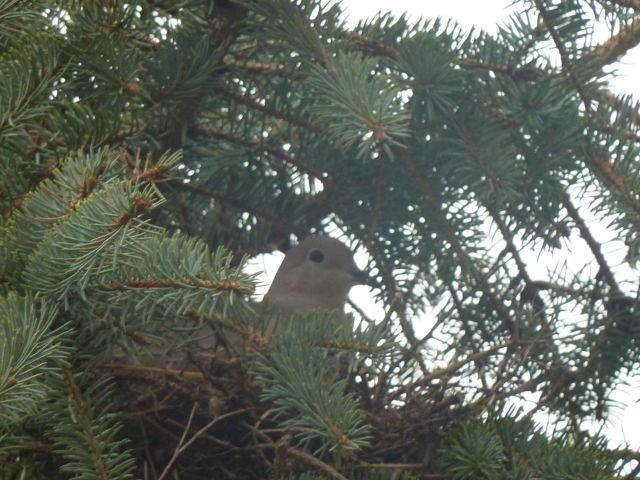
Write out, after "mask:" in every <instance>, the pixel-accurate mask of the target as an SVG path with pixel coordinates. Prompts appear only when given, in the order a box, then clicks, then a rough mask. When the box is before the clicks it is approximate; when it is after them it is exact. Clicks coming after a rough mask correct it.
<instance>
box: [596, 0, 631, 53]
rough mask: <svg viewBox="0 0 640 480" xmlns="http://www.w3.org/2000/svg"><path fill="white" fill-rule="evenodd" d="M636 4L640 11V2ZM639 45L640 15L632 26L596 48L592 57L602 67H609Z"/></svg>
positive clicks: (626, 27)
mask: <svg viewBox="0 0 640 480" xmlns="http://www.w3.org/2000/svg"><path fill="white" fill-rule="evenodd" d="M636 3H638V6H637V7H635V8H638V10H639V11H640V1H638V0H636ZM638 43H640V15H638V16H636V18H635V19H634V20H633V21H632V22H631V24H630V25H626V26H624V27H623V28H622V29H621V30H620V32H619V33H618V34H616V35H614V36H613V37H611V38H609V39H608V40H607V41H606V42H604V43H602V44H601V45H598V46H597V47H595V49H594V50H593V53H592V55H594V56H595V57H596V58H597V59H598V61H599V62H600V63H601V64H602V65H608V64H610V63H613V62H615V61H617V60H618V59H619V58H620V57H622V56H623V55H624V54H625V53H627V52H628V51H629V50H631V49H632V48H634V47H636V46H637V45H638ZM587 57H588V54H587Z"/></svg>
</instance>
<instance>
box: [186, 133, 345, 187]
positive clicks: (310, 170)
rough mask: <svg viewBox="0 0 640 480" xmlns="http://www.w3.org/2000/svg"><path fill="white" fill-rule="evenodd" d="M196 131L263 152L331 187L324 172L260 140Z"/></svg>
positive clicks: (329, 180) (229, 134) (330, 182)
mask: <svg viewBox="0 0 640 480" xmlns="http://www.w3.org/2000/svg"><path fill="white" fill-rule="evenodd" d="M196 131H198V132H199V133H202V134H204V135H207V136H210V137H214V138H218V139H220V140H225V141H227V142H231V143H235V144H237V145H242V146H245V147H247V148H252V149H260V150H263V151H265V152H267V153H269V154H271V155H273V156H274V157H276V158H278V159H280V160H282V161H283V162H285V163H287V164H289V165H291V166H294V167H296V168H297V169H298V170H300V171H301V172H304V173H306V174H308V175H311V176H312V177H315V178H317V179H318V180H320V181H321V182H322V183H323V184H324V185H325V187H328V186H331V185H332V184H333V182H332V181H331V179H330V178H328V177H327V176H326V175H325V174H324V172H321V171H319V170H316V169H315V168H314V167H312V166H310V165H307V164H305V163H303V162H301V161H300V160H299V159H297V158H296V157H294V156H293V155H291V154H289V153H287V152H286V151H284V150H283V149H281V148H276V147H271V146H269V145H265V144H264V142H263V141H261V140H250V139H248V138H242V137H239V136H237V135H233V134H232V133H228V132H223V131H220V130H217V129H215V128H212V127H198V128H197V129H196Z"/></svg>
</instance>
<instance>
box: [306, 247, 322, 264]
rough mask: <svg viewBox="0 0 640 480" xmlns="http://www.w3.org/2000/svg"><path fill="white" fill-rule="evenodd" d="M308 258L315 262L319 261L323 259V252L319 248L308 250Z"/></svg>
mask: <svg viewBox="0 0 640 480" xmlns="http://www.w3.org/2000/svg"><path fill="white" fill-rule="evenodd" d="M309 260H311V261H312V262H315V263H320V262H322V261H323V260H324V253H322V252H321V251H320V250H311V251H310V252H309Z"/></svg>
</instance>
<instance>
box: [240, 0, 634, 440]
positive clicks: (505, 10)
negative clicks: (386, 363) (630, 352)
mask: <svg viewBox="0 0 640 480" xmlns="http://www.w3.org/2000/svg"><path fill="white" fill-rule="evenodd" d="M512 3H513V2H512V1H511V0H482V1H479V0H393V1H389V0H342V2H341V4H342V9H343V11H344V13H345V15H346V18H347V20H348V25H349V26H354V25H355V24H357V23H358V21H359V20H361V19H365V18H370V17H372V16H374V15H375V14H376V13H378V12H380V11H383V12H387V11H391V12H392V13H394V14H396V15H398V16H399V15H401V14H403V13H406V14H407V15H408V17H409V18H410V19H411V20H418V19H419V18H421V17H422V18H433V17H437V16H439V17H442V18H444V19H449V18H452V19H455V20H456V21H457V22H458V23H459V24H460V25H461V26H463V27H467V28H471V27H474V26H475V27H479V28H482V29H484V30H486V31H488V32H490V33H493V32H496V31H497V29H498V25H499V24H501V23H505V22H508V21H509V15H510V14H513V13H516V12H517V9H518V6H511V4H512ZM607 33H608V32H607V29H606V28H602V29H601V30H599V31H597V32H596V40H597V41H598V42H601V41H604V40H606V38H607ZM613 69H615V70H616V76H613V77H612V78H611V84H610V88H611V90H612V91H613V92H614V93H617V94H623V93H624V94H633V95H634V96H635V97H636V98H638V99H640V87H639V86H638V85H640V47H636V48H635V49H633V50H631V51H630V52H628V53H627V54H626V55H625V57H624V58H623V60H622V61H621V62H618V63H617V64H615V65H613V66H612V67H611V70H613ZM581 213H583V214H584V213H586V215H587V218H588V212H581ZM596 233H598V234H599V237H598V240H600V241H602V242H603V243H604V244H605V248H608V249H609V250H610V254H611V255H612V256H613V257H614V258H616V263H618V260H619V263H620V264H621V265H620V267H621V268H627V267H626V266H624V265H622V264H623V261H622V256H623V254H624V251H623V250H622V249H621V248H620V245H619V243H620V242H618V244H616V242H611V241H610V240H612V238H611V232H607V231H606V229H605V228H602V229H600V230H599V231H597V232H596ZM617 250H619V251H617ZM525 255H526V254H525ZM528 255H529V256H530V257H532V258H531V261H530V262H527V263H528V265H531V267H532V270H531V271H532V272H533V274H534V275H535V274H537V273H539V275H538V276H539V277H540V278H544V276H545V274H546V272H547V270H548V269H549V268H552V266H550V264H549V263H547V264H545V262H539V261H538V260H539V259H538V258H535V256H536V255H537V254H535V253H534V252H529V253H528ZM585 255H589V252H585ZM574 256H575V257H577V258H576V259H577V260H578V259H580V260H581V259H582V258H584V257H583V256H582V255H580V254H576V252H574ZM282 257H283V255H282V254H281V253H279V252H278V253H274V254H272V255H263V256H260V257H258V258H256V259H253V260H252V262H250V268H251V270H252V271H260V270H261V271H264V272H265V273H264V275H262V276H261V277H260V278H259V281H260V282H261V284H262V287H261V288H259V289H258V293H264V292H265V291H266V289H267V287H268V285H269V284H270V283H271V279H272V278H273V276H274V275H275V272H276V270H277V269H278V266H279V264H280V262H281V260H282ZM356 262H357V263H358V265H360V266H361V267H363V266H364V265H365V264H366V256H365V254H364V253H363V252H357V253H356ZM549 262H550V263H553V259H549ZM581 266H582V261H580V263H579V265H578V266H577V268H580V267H581ZM536 269H537V270H538V272H536V271H535V270H536ZM633 278H634V280H635V279H637V272H635V273H634V274H633ZM636 281H637V280H636ZM634 283H635V282H634ZM350 298H351V299H352V300H353V301H354V302H355V303H356V304H358V305H360V306H363V307H365V310H366V311H367V312H368V313H369V314H370V315H371V316H372V317H373V318H383V317H384V311H383V310H382V308H381V306H379V305H375V304H374V303H373V301H372V299H371V293H370V291H369V289H368V287H363V286H361V287H355V288H354V289H353V290H352V294H351V296H350ZM421 323H424V322H421ZM423 327H426V328H428V327H429V325H428V324H424V325H423ZM639 399H640V382H638V381H635V382H632V383H631V384H630V385H628V386H627V387H625V388H624V389H622V390H621V391H620V393H619V394H618V395H617V397H616V400H618V401H620V402H621V403H620V407H619V408H614V409H612V412H611V416H610V420H609V422H608V424H607V425H606V427H605V433H606V435H607V436H608V437H609V438H610V439H611V441H612V445H611V446H612V447H614V446H617V445H619V444H621V443H623V442H627V443H628V444H629V445H630V446H631V447H633V448H636V449H640V403H639Z"/></svg>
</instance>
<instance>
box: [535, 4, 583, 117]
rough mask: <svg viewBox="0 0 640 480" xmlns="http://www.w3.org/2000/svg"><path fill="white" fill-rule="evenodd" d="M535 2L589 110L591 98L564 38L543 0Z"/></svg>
mask: <svg viewBox="0 0 640 480" xmlns="http://www.w3.org/2000/svg"><path fill="white" fill-rule="evenodd" d="M535 4H536V7H537V8H538V10H539V11H540V18H542V22H543V24H544V26H545V27H546V28H547V30H548V31H549V34H550V35H551V38H552V39H553V43H554V44H555V45H556V49H557V50H558V54H559V55H560V61H561V63H562V68H564V70H565V71H566V73H567V75H568V77H569V80H570V81H571V83H572V84H573V86H574V87H575V89H576V90H577V92H578V94H579V95H580V99H581V100H582V103H583V104H584V106H585V108H586V109H587V111H588V110H589V105H590V103H591V100H590V99H589V97H588V96H587V94H586V93H585V91H584V86H583V85H582V82H581V81H580V79H579V78H578V76H577V75H576V73H575V72H574V71H573V67H572V65H571V61H570V60H569V54H568V53H567V50H566V49H565V48H564V44H563V43H562V39H561V38H560V35H559V34H558V32H557V31H556V28H555V26H554V25H553V24H552V23H551V19H550V18H549V14H548V12H547V9H546V8H545V6H544V5H543V4H542V1H541V0H535Z"/></svg>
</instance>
